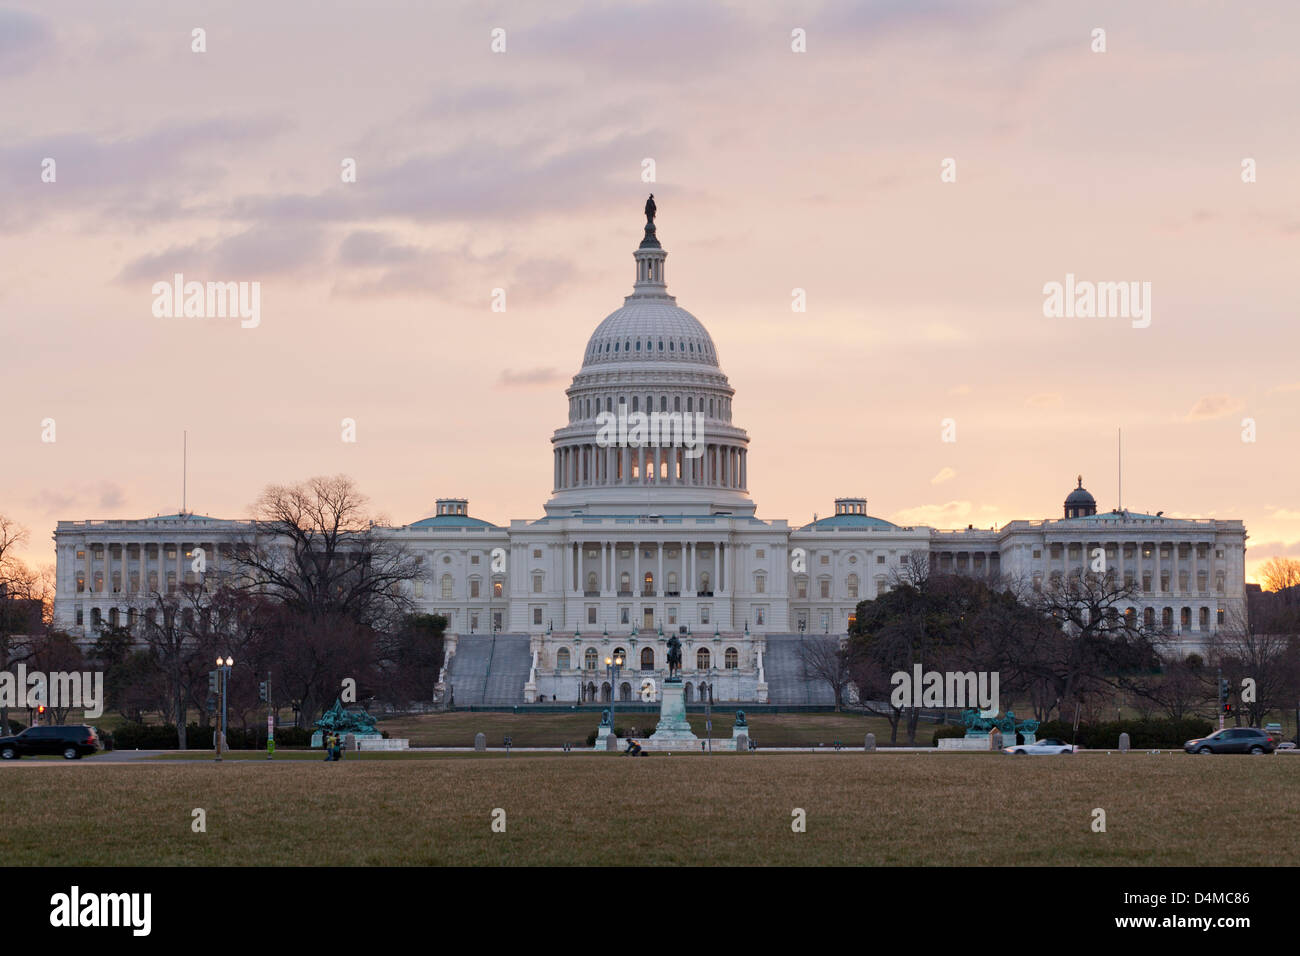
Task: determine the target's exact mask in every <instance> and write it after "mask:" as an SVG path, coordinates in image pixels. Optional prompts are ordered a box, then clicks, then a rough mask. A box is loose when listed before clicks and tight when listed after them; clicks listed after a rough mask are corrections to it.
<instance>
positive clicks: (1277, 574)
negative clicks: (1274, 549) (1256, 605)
mask: <svg viewBox="0 0 1300 956" xmlns="http://www.w3.org/2000/svg"><path fill="white" fill-rule="evenodd" d="M1258 573H1259V578H1260V583H1261V584H1262V585H1263V587H1264V590H1265V591H1286V592H1288V594H1287V596H1288V597H1290V598H1292V600H1293V601H1300V559H1297V558H1277V557H1274V558H1269V559H1268V560H1267V561H1265V562H1264V563H1263V564H1262V565H1260V568H1259V572H1258ZM1291 588H1295V589H1296V590H1295V591H1290V590H1289V589H1291Z"/></svg>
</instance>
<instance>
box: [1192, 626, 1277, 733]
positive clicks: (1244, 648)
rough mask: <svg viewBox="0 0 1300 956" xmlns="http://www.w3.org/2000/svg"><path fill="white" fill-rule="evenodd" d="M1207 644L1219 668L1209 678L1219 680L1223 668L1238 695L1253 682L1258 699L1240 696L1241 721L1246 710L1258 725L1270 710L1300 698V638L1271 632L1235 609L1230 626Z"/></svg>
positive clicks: (1239, 710) (1211, 656)
mask: <svg viewBox="0 0 1300 956" xmlns="http://www.w3.org/2000/svg"><path fill="white" fill-rule="evenodd" d="M1207 643H1208V647H1207V650H1208V651H1209V659H1210V663H1211V664H1212V665H1213V667H1214V668H1215V669H1216V671H1215V673H1214V674H1211V675H1209V677H1208V678H1207V679H1213V680H1217V672H1218V670H1220V669H1221V670H1222V672H1223V676H1224V677H1226V678H1227V679H1228V682H1229V685H1230V686H1231V687H1232V692H1233V694H1236V695H1241V693H1242V690H1243V682H1244V681H1247V680H1249V681H1251V682H1252V685H1253V689H1254V698H1255V699H1254V700H1253V701H1248V700H1243V699H1241V698H1240V697H1239V698H1238V699H1239V700H1240V701H1241V707H1240V708H1238V710H1237V721H1238V723H1240V721H1241V717H1242V716H1243V711H1244V715H1245V716H1246V718H1247V720H1248V725H1249V726H1252V727H1258V726H1260V725H1261V724H1262V723H1263V722H1264V718H1265V716H1267V714H1268V713H1269V712H1270V711H1273V710H1277V709H1279V708H1280V707H1283V706H1285V705H1288V704H1289V703H1290V702H1292V701H1294V700H1295V699H1296V697H1297V692H1298V691H1300V637H1297V636H1296V635H1295V634H1285V633H1271V632H1269V631H1266V630H1264V629H1263V628H1261V627H1259V626H1258V625H1256V623H1255V622H1254V620H1253V619H1247V618H1246V617H1245V616H1244V615H1242V614H1239V613H1235V612H1234V614H1233V616H1232V618H1231V619H1230V620H1229V621H1228V622H1227V625H1226V626H1225V627H1222V628H1220V629H1219V630H1218V631H1217V632H1215V633H1214V634H1213V635H1212V636H1211V637H1210V639H1209V641H1208V642H1207ZM1208 670H1209V669H1208V668H1207V672H1208Z"/></svg>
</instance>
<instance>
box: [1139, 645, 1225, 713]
mask: <svg viewBox="0 0 1300 956" xmlns="http://www.w3.org/2000/svg"><path fill="white" fill-rule="evenodd" d="M1213 680H1214V675H1213V673H1210V672H1209V671H1208V670H1207V668H1206V667H1205V662H1204V661H1203V660H1202V659H1201V657H1200V656H1199V655H1196V654H1192V655H1190V656H1189V657H1186V658H1183V657H1179V656H1177V655H1174V656H1172V657H1169V658H1165V659H1164V660H1163V661H1162V667H1161V672H1160V673H1159V674H1154V675H1147V674H1142V675H1135V676H1134V677H1132V678H1131V679H1130V680H1128V681H1126V682H1125V686H1126V687H1127V688H1128V690H1129V693H1130V696H1131V697H1132V698H1133V704H1134V707H1135V708H1136V709H1137V710H1138V712H1139V714H1142V715H1143V716H1145V711H1146V710H1148V709H1150V708H1151V707H1155V708H1158V709H1159V710H1160V711H1161V712H1163V713H1164V714H1165V716H1167V717H1169V718H1171V719H1173V720H1182V719H1183V718H1185V717H1188V716H1190V715H1192V714H1195V713H1197V712H1199V711H1203V709H1204V707H1205V705H1206V703H1208V702H1209V701H1210V700H1212V699H1213V696H1214V695H1213V692H1208V691H1207V687H1208V686H1209V684H1208V683H1207V682H1212V681H1213Z"/></svg>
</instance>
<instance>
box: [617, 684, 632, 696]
mask: <svg viewBox="0 0 1300 956" xmlns="http://www.w3.org/2000/svg"><path fill="white" fill-rule="evenodd" d="M618 699H619V700H631V699H632V685H631V684H629V683H628V682H627V681H624V682H623V683H621V684H619V685H618Z"/></svg>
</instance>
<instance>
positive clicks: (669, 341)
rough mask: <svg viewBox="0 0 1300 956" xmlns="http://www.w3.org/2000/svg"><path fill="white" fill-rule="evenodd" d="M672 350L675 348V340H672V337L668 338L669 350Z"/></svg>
mask: <svg viewBox="0 0 1300 956" xmlns="http://www.w3.org/2000/svg"><path fill="white" fill-rule="evenodd" d="M672 350H673V340H672V339H669V340H668V351H670V352H671V351H672Z"/></svg>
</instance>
